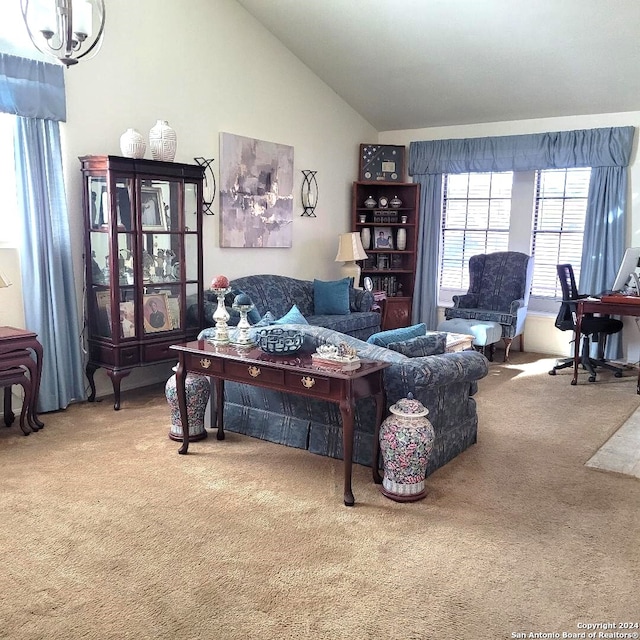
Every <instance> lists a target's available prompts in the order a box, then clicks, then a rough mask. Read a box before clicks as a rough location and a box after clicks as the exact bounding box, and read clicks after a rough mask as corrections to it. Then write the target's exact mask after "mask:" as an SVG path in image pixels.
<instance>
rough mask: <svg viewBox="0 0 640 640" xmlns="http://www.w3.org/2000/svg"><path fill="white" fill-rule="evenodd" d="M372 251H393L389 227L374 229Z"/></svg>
mask: <svg viewBox="0 0 640 640" xmlns="http://www.w3.org/2000/svg"><path fill="white" fill-rule="evenodd" d="M373 247H374V249H393V234H392V233H391V227H376V229H375V231H374V234H373Z"/></svg>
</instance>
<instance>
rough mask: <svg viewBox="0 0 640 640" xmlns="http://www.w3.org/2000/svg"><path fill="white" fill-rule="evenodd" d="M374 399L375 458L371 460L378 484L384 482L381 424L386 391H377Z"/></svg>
mask: <svg viewBox="0 0 640 640" xmlns="http://www.w3.org/2000/svg"><path fill="white" fill-rule="evenodd" d="M374 399H375V401H376V428H375V430H374V434H373V460H372V461H371V469H372V472H373V481H374V482H375V483H376V484H382V476H381V475H380V425H381V424H382V412H383V410H384V404H385V396H384V391H381V392H380V393H376V395H375V396H374Z"/></svg>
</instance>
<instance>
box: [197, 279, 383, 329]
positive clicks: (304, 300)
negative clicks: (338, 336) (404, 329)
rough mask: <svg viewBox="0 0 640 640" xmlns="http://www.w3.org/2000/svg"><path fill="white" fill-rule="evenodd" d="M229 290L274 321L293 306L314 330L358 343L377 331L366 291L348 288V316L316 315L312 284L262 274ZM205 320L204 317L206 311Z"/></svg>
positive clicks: (234, 282)
mask: <svg viewBox="0 0 640 640" xmlns="http://www.w3.org/2000/svg"><path fill="white" fill-rule="evenodd" d="M229 286H230V287H231V288H232V289H233V290H237V291H243V292H244V293H246V294H247V295H248V296H249V297H250V298H251V301H252V302H253V304H254V305H255V307H256V309H257V311H258V313H259V314H260V316H264V314H265V313H266V312H267V311H271V313H272V314H273V316H274V317H275V318H281V317H282V316H284V315H285V314H286V313H287V312H288V311H289V310H290V309H291V307H292V306H293V305H294V304H295V305H297V307H298V309H299V310H300V312H301V313H302V315H303V316H304V317H305V319H306V320H307V322H308V323H309V324H312V325H316V326H318V327H326V328H328V329H334V330H335V331H339V332H341V333H345V334H347V335H350V336H354V337H356V338H360V339H361V340H366V339H367V338H368V337H369V336H370V335H373V334H374V333H377V332H378V331H380V314H379V313H377V312H375V311H371V307H372V306H373V294H371V293H370V292H369V291H364V290H362V289H354V288H353V287H350V288H349V309H350V313H348V314H345V315H316V314H315V310H314V297H313V290H314V287H313V281H310V280H298V279H296V278H289V277H287V276H279V275H271V274H263V275H251V276H245V277H243V278H236V279H235V280H232V281H231V282H230V283H229ZM210 295H213V294H210ZM213 302H214V301H210V302H209V304H212V305H213ZM205 307H206V303H205ZM213 310H215V309H213ZM213 310H212V311H211V313H213ZM205 316H207V312H206V308H205ZM211 324H214V323H213V322H212V323H211Z"/></svg>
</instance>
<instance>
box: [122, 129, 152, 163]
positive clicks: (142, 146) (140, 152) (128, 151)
mask: <svg viewBox="0 0 640 640" xmlns="http://www.w3.org/2000/svg"><path fill="white" fill-rule="evenodd" d="M146 150H147V143H146V142H145V140H144V137H143V135H142V134H141V133H140V132H139V131H137V130H136V129H127V130H126V131H125V132H124V133H123V134H122V135H121V136H120V153H122V155H123V156H124V157H125V158H135V159H139V158H144V154H145V152H146Z"/></svg>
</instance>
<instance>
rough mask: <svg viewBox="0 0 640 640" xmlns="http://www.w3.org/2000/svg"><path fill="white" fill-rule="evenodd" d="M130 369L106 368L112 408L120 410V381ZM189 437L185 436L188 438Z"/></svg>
mask: <svg viewBox="0 0 640 640" xmlns="http://www.w3.org/2000/svg"><path fill="white" fill-rule="evenodd" d="M130 373H131V371H111V370H110V369H107V375H108V376H109V377H110V378H111V384H112V386H113V395H114V403H113V410H114V411H119V410H120V382H121V381H122V378H126V377H127V376H128V375H129V374H130ZM188 439H189V438H187V440H188Z"/></svg>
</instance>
